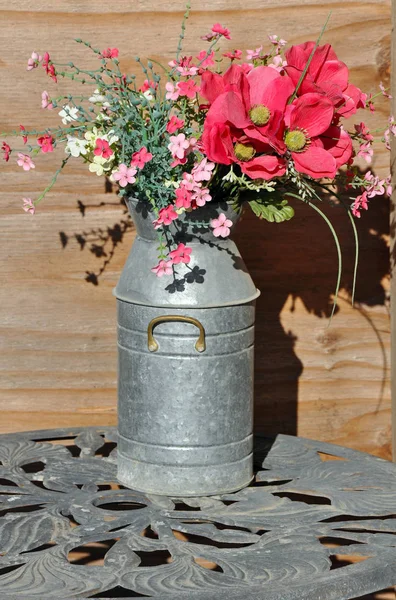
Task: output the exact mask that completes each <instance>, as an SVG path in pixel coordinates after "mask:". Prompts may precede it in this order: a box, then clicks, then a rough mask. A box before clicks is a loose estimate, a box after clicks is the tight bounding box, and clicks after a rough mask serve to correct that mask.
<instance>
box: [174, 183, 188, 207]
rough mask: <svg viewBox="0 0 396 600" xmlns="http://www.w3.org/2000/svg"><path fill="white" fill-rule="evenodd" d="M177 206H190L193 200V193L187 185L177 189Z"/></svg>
mask: <svg viewBox="0 0 396 600" xmlns="http://www.w3.org/2000/svg"><path fill="white" fill-rule="evenodd" d="M175 193H176V202H175V204H176V207H177V208H190V206H191V201H192V194H191V192H190V191H189V190H188V189H187V188H186V186H185V185H182V186H180V187H179V188H177V190H176V192H175Z"/></svg>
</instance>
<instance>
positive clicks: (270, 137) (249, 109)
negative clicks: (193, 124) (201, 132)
mask: <svg viewBox="0 0 396 600" xmlns="http://www.w3.org/2000/svg"><path fill="white" fill-rule="evenodd" d="M227 74H228V77H227V83H226V84H225V86H224V87H227V88H228V89H231V90H233V91H228V92H225V93H222V94H220V95H219V96H218V97H217V99H216V100H215V101H214V102H213V104H212V106H211V108H210V109H209V111H208V114H207V116H206V121H207V122H208V124H210V123H220V122H223V123H227V124H229V125H230V126H231V127H233V128H234V129H239V130H242V131H243V132H244V134H245V135H247V137H248V138H250V139H254V140H257V141H258V142H260V143H265V144H269V145H270V146H271V147H272V148H274V149H275V150H276V151H277V152H278V153H279V154H284V152H285V150H286V147H285V144H284V141H283V139H282V138H281V136H280V135H279V134H280V133H282V124H283V113H284V110H285V108H286V103H287V101H288V99H289V97H290V96H291V94H292V93H293V89H294V86H293V83H292V81H291V80H290V79H289V78H288V77H283V76H282V75H280V74H279V73H278V72H277V71H276V70H275V69H271V68H270V67H263V66H260V67H256V68H255V69H252V71H250V73H249V74H248V75H245V73H244V71H243V70H242V69H241V68H240V67H239V66H237V65H234V66H232V67H230V69H229V73H227ZM220 87H221V85H218V89H219V88H220Z"/></svg>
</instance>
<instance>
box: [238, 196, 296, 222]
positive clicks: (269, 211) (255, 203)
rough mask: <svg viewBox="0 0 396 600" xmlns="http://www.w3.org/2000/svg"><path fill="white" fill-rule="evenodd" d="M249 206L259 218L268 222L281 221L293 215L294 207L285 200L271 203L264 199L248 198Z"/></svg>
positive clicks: (287, 219)
mask: <svg viewBox="0 0 396 600" xmlns="http://www.w3.org/2000/svg"><path fill="white" fill-rule="evenodd" d="M249 206H250V208H251V209H252V211H253V212H254V214H255V215H256V217H258V218H259V219H265V221H269V222H270V223H282V222H283V221H289V220H290V219H291V218H293V217H294V209H293V207H292V206H290V204H288V202H287V200H282V201H281V202H277V203H272V202H266V201H265V200H250V201H249Z"/></svg>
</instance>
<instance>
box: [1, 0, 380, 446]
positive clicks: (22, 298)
mask: <svg viewBox="0 0 396 600" xmlns="http://www.w3.org/2000/svg"><path fill="white" fill-rule="evenodd" d="M193 7H194V9H195V10H194V12H193V14H192V16H191V19H190V22H189V26H188V32H187V40H186V49H188V51H189V53H191V54H196V53H197V52H198V51H199V50H200V49H201V47H202V41H201V40H200V39H199V36H200V35H202V34H204V33H206V32H207V31H208V30H209V28H210V26H211V25H212V24H213V23H215V22H217V21H220V22H221V23H223V24H224V25H227V26H228V27H229V28H230V29H231V32H232V41H230V42H228V43H227V47H228V48H230V49H231V48H242V49H246V48H247V47H255V46H258V45H260V43H262V42H264V43H265V42H266V37H267V34H272V33H278V34H279V35H281V36H282V37H283V38H285V39H286V40H288V41H289V42H293V43H300V42H302V41H304V40H306V39H315V38H316V37H317V36H318V33H319V31H320V29H321V27H322V25H323V23H324V21H325V20H326V17H327V15H328V13H329V11H330V10H332V17H331V20H330V24H329V26H328V30H327V32H326V34H325V37H324V39H325V41H329V42H331V43H332V44H333V45H334V47H335V49H336V51H337V53H338V55H339V57H340V58H341V59H342V60H344V61H345V62H346V63H347V64H348V65H349V66H350V68H351V79H352V81H353V82H354V83H356V84H357V85H359V86H361V87H363V88H364V89H365V90H366V91H368V92H373V93H376V91H377V90H378V84H379V82H380V81H381V80H382V81H383V82H384V83H385V84H388V83H389V70H390V0H370V1H367V2H366V1H362V0H346V1H344V2H339V1H337V0H299V1H295V0H282V1H278V2H274V1H272V0H243V1H242V0H211V1H210V2H209V1H207V0H195V1H194V0H193ZM182 12H183V0H167V1H166V2H165V1H163V2H154V0H114V1H113V2H108V1H107V0H96V1H95V2H92V1H91V0H68V1H67V2H59V1H57V0H35V2H33V3H25V2H19V1H17V0H0V23H1V30H2V44H1V46H2V49H1V54H0V109H1V110H0V131H4V130H10V129H12V128H13V127H15V126H19V124H20V123H23V124H24V125H25V126H26V127H42V124H43V122H44V120H46V123H47V124H48V125H50V124H52V125H54V124H55V123H57V116H56V114H50V113H49V112H48V111H45V112H44V111H42V110H41V108H40V98H41V91H42V90H43V89H48V91H49V92H50V93H51V94H53V93H54V90H55V89H58V90H63V91H66V90H68V89H73V90H76V89H78V88H77V87H76V86H75V85H74V86H70V85H69V82H66V83H65V82H64V81H61V82H60V83H59V85H58V86H57V87H56V86H55V85H54V84H52V82H50V81H49V80H47V79H46V78H45V76H44V74H43V73H42V70H41V69H40V72H32V73H28V72H27V71H26V61H27V58H28V56H30V53H31V51H32V50H38V51H40V52H44V51H45V50H49V51H50V52H51V54H53V55H54V56H56V57H57V58H58V60H60V61H61V62H68V61H69V60H73V62H75V63H76V64H80V65H82V64H90V65H95V64H96V63H95V59H94V58H93V59H92V58H91V57H90V56H89V55H87V54H86V53H85V52H84V50H83V48H82V47H80V46H78V45H77V44H75V43H74V42H73V38H75V37H81V38H83V39H86V40H90V41H91V42H92V43H94V44H95V45H96V46H98V47H103V48H106V47H108V46H111V47H113V46H117V47H119V48H120V54H121V58H122V67H123V70H130V69H132V68H135V63H134V60H133V57H134V56H135V55H136V54H140V56H141V57H142V58H143V59H144V58H146V57H148V56H151V57H153V58H155V59H159V60H166V61H167V60H170V58H171V57H172V56H173V51H174V49H175V47H176V45H177V38H178V33H179V27H180V21H181V16H182ZM388 114H389V107H388V104H387V102H386V101H385V100H381V101H380V102H379V104H378V110H377V112H376V113H375V114H374V115H370V114H369V115H367V116H366V115H364V118H365V119H366V120H367V122H368V123H369V125H370V126H371V127H372V128H373V129H377V128H385V124H386V121H387V117H388ZM362 118H363V116H362ZM60 159H61V156H60V155H59V154H56V155H54V156H51V157H49V159H45V160H41V158H40V159H39V160H37V168H36V170H35V171H34V172H33V173H32V172H30V173H24V172H21V170H20V168H19V167H18V166H16V165H15V160H11V161H10V162H9V163H8V164H5V163H3V162H2V163H1V165H0V178H1V185H0V202H1V213H0V214H1V217H0V228H1V237H0V240H1V257H2V260H1V273H2V275H1V287H0V311H1V320H0V325H1V342H0V343H1V346H0V348H1V349H0V369H1V382H0V389H1V396H0V432H8V431H16V430H28V429H35V428H49V427H64V426H74V425H89V424H90V425H93V424H100V425H102V424H106V425H108V424H115V423H116V346H115V300H114V298H113V296H112V293H111V292H112V288H113V286H114V285H115V283H116V281H117V278H118V276H119V273H120V269H121V268H122V265H123V263H124V261H125V258H126V254H127V252H128V249H129V248H130V246H131V243H132V241H133V236H134V232H133V228H132V226H131V224H130V222H129V221H128V219H127V217H126V215H125V213H124V211H123V208H122V206H121V205H120V203H119V201H118V199H117V196H116V195H115V194H112V193H111V191H110V190H109V189H106V188H105V186H104V182H103V180H102V179H100V178H97V177H96V176H95V175H92V174H90V173H89V172H88V170H87V169H86V167H85V166H83V165H80V164H79V163H78V161H76V162H75V163H73V166H70V167H68V168H67V169H66V171H65V172H64V174H63V175H62V177H61V179H60V180H59V183H58V185H57V187H56V188H55V189H54V190H53V192H52V193H51V194H50V195H49V197H48V198H47V200H46V201H45V202H44V203H43V204H42V205H41V206H40V208H39V210H38V211H37V214H36V215H35V216H34V217H31V216H30V215H26V214H25V213H23V212H22V210H21V204H22V200H21V198H22V197H23V196H31V197H37V195H38V194H39V192H40V191H41V190H42V189H43V187H45V185H46V184H47V183H48V181H49V180H50V178H51V174H52V172H53V170H54V168H55V167H56V166H57V164H58V163H59V161H60ZM374 169H375V171H376V172H377V173H378V174H380V175H386V174H387V172H388V170H389V155H388V153H387V152H386V151H385V150H384V149H380V151H379V153H378V155H377V158H376V160H375V163H374ZM78 203H79V206H80V209H78ZM296 208H297V209H298V210H297V216H296V218H295V219H294V220H293V221H291V222H290V223H286V224H282V225H279V226H277V225H272V224H267V223H260V222H258V221H257V220H255V219H254V218H252V217H251V215H246V217H245V218H244V219H243V222H242V223H241V226H240V229H239V232H238V235H237V238H238V244H239V246H240V249H241V251H242V254H243V256H244V257H245V259H246V262H247V265H248V267H249V269H250V270H251V273H252V275H253V277H254V279H255V281H256V283H257V286H258V287H259V288H260V289H261V290H262V295H261V298H260V300H259V301H258V311H257V353H256V426H257V429H259V430H261V431H266V432H277V431H282V432H288V433H298V434H299V435H303V436H306V437H312V438H318V439H323V440H327V441H333V442H336V443H340V444H344V445H347V446H351V447H354V448H358V449H362V450H366V451H369V452H372V453H375V454H378V455H381V456H383V457H387V458H390V457H391V411H390V391H389V388H390V386H389V371H390V369H389V363H390V359H389V338H390V334H389V329H390V326H389V315H388V302H387V298H388V272H389V267H388V214H389V206H388V202H387V200H385V199H383V198H377V199H375V200H373V201H372V202H371V206H370V211H369V212H368V213H367V214H365V215H363V217H362V219H361V220H360V222H359V223H358V225H359V232H360V238H361V267H360V272H359V280H358V289H357V304H356V307H355V308H354V309H352V307H351V305H350V295H349V294H350V282H351V277H352V262H353V261H352V255H353V242H352V236H351V231H350V227H349V224H348V220H347V218H346V215H345V214H344V213H343V212H342V211H341V210H340V209H339V208H331V209H329V214H331V216H332V218H333V221H334V222H335V226H336V229H337V231H338V233H339V235H340V237H341V239H342V245H343V248H344V252H345V256H346V261H345V263H346V264H345V276H344V279H343V290H342V292H341V299H340V303H339V311H338V313H337V315H336V317H335V318H334V320H333V323H332V325H331V327H330V328H328V327H327V325H328V320H327V317H328V315H329V311H330V300H331V294H332V292H333V289H334V283H335V278H336V254H335V250H334V245H333V242H332V238H331V235H330V234H329V232H328V231H327V230H326V227H325V226H324V225H323V223H322V222H321V221H320V220H319V218H318V217H317V215H316V214H314V213H313V212H310V211H309V210H307V209H306V208H305V207H304V206H303V205H301V206H298V207H296ZM253 239H254V244H253V243H252V240H253ZM102 269H104V270H103V272H102V273H101V270H102ZM87 273H89V274H90V275H89V277H88V278H89V279H90V281H91V282H87V281H86V274H87ZM98 275H99V276H98ZM97 276H98V280H97V282H96V283H97V285H94V284H93V283H92V281H93V282H95V280H96V277H97Z"/></svg>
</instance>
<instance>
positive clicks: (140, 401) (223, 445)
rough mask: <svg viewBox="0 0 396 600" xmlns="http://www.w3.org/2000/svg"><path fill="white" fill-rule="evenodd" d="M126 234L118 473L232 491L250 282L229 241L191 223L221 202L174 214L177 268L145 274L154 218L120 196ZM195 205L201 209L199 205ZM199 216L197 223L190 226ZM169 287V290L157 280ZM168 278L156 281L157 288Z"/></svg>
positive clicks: (248, 462)
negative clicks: (181, 252)
mask: <svg viewBox="0 0 396 600" xmlns="http://www.w3.org/2000/svg"><path fill="white" fill-rule="evenodd" d="M128 207H129V210H130V212H131V215H132V218H133V220H134V222H135V225H136V228H137V236H136V240H135V242H134V244H133V247H132V250H131V253H130V255H129V257H128V260H127V263H126V265H125V268H124V271H123V273H122V275H121V278H120V281H119V283H118V285H117V287H116V289H115V295H116V297H117V300H118V301H117V304H118V349H119V381H118V434H119V442H118V478H119V480H120V482H121V483H123V484H124V485H126V486H128V487H132V488H134V489H137V490H140V491H143V492H146V493H151V494H161V495H169V496H178V495H179V496H196V495H210V494H219V493H225V492H231V491H235V490H237V489H240V488H242V487H244V486H245V485H247V484H248V483H249V481H250V480H251V478H252V475H253V473H252V429H253V342H254V311H255V299H256V297H257V296H258V294H259V292H258V291H257V290H256V288H255V286H254V284H253V282H252V280H251V278H250V276H249V274H248V272H247V270H246V267H245V265H244V263H243V261H242V259H241V257H240V254H239V252H238V250H237V248H236V246H235V244H234V242H233V241H232V240H230V239H229V238H227V239H220V240H219V239H218V238H215V237H214V236H213V234H212V232H211V231H210V230H209V228H204V227H202V226H201V222H202V221H205V222H208V220H209V219H211V218H214V217H216V216H217V215H218V214H219V213H221V212H224V213H226V214H227V216H228V217H229V218H231V219H232V220H233V222H234V221H236V219H237V215H236V213H235V212H234V211H233V210H232V208H231V207H230V206H229V205H227V203H222V204H220V205H219V204H216V205H215V204H214V203H213V204H211V205H206V207H202V208H201V209H200V210H199V211H198V210H197V211H193V212H192V213H185V214H184V215H183V217H182V221H181V225H180V223H178V227H179V230H178V234H177V235H178V240H179V241H181V242H184V243H186V244H188V245H189V246H192V248H193V252H192V260H191V263H190V264H189V265H188V266H185V265H177V272H178V273H177V275H176V282H175V281H174V280H173V278H169V277H168V280H169V281H167V280H165V277H163V278H158V277H155V276H154V275H153V274H152V273H151V272H150V268H151V267H152V266H153V265H155V264H156V262H157V246H158V239H157V235H156V231H155V230H154V228H153V226H152V221H153V219H154V215H153V214H152V213H150V212H148V211H147V208H146V206H145V205H144V204H143V203H140V202H139V201H137V200H135V199H130V200H128ZM205 213H206V214H205ZM198 215H199V220H200V223H199V226H197V224H196V220H197V216H198ZM168 286H170V287H168ZM167 287H168V289H166V288H167Z"/></svg>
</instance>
